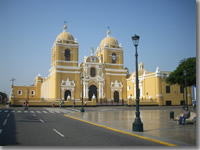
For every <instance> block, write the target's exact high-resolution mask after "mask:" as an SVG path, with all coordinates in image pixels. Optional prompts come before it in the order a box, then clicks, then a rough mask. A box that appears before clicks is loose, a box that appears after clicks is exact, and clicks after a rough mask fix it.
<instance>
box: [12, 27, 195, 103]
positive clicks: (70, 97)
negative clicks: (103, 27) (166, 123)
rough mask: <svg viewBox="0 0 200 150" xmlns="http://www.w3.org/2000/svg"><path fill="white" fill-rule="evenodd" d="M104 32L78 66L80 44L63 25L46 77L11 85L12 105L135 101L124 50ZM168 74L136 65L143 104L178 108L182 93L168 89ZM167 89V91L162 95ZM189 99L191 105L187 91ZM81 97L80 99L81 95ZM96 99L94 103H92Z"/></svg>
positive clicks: (132, 77)
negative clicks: (102, 36) (94, 47)
mask: <svg viewBox="0 0 200 150" xmlns="http://www.w3.org/2000/svg"><path fill="white" fill-rule="evenodd" d="M110 34H111V32H110V30H109V29H108V30H107V35H106V37H105V38H104V39H103V40H102V41H101V42H100V45H99V47H98V48H97V50H96V53H95V52H94V49H93V48H91V54H90V55H89V56H85V57H84V59H83V62H81V63H80V64H79V62H78V59H79V58H78V57H79V44H78V41H77V40H76V39H74V37H73V36H72V34H70V33H69V32H68V31H67V26H66V25H64V27H63V32H61V33H60V34H59V35H58V36H57V38H56V40H55V41H54V43H53V47H52V58H51V68H50V69H49V75H48V77H41V75H40V74H38V76H37V77H36V78H35V84H34V85H33V86H14V85H13V86H12V90H11V95H10V101H11V104H13V105H21V104H22V103H23V102H24V100H28V101H29V102H30V104H32V105H50V104H51V102H52V101H54V102H59V101H64V102H65V103H64V104H65V105H72V102H75V103H76V104H77V105H81V103H80V102H81V100H82V97H83V100H84V101H86V102H88V105H96V104H98V103H106V104H107V103H109V104H111V103H112V104H113V103H117V104H118V103H123V104H124V103H127V104H129V105H130V104H131V103H132V102H134V101H135V97H136V96H135V73H132V74H131V75H130V77H128V78H127V75H128V72H127V69H124V62H123V53H124V50H123V47H122V46H121V44H119V43H118V41H117V40H116V39H115V38H114V37H112V36H111V35H110ZM169 73H170V72H161V71H160V70H159V68H157V69H156V72H154V73H151V72H149V71H146V70H145V69H144V64H143V63H141V64H140V65H139V88H140V101H141V103H143V104H145V105H180V104H182V103H183V101H181V100H183V98H182V97H183V96H182V95H183V94H181V93H180V92H179V91H178V89H179V90H180V87H179V86H178V85H174V86H169V85H167V84H166V83H165V78H166V77H167V76H168V75H169ZM165 88H168V91H169V92H165ZM188 90H189V92H188V93H189V94H188V96H189V97H188V98H189V103H190V98H191V96H192V95H191V94H190V88H189V89H188ZM82 95H83V96H82ZM94 100H95V101H94Z"/></svg>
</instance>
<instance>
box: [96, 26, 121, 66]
mask: <svg viewBox="0 0 200 150" xmlns="http://www.w3.org/2000/svg"><path fill="white" fill-rule="evenodd" d="M110 34H111V31H110V28H109V27H108V30H107V36H106V37H105V38H104V39H103V40H102V41H101V43H100V46H99V47H98V48H97V51H96V55H97V56H99V57H101V62H102V63H104V64H105V67H106V68H113V69H123V48H122V46H121V44H118V41H117V40H116V39H115V38H114V37H112V36H111V35H110Z"/></svg>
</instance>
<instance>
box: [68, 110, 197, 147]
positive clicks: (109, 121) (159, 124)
mask: <svg viewBox="0 0 200 150" xmlns="http://www.w3.org/2000/svg"><path fill="white" fill-rule="evenodd" d="M64 109H67V108H64ZM76 109H77V110H78V109H79V108H76ZM171 111H174V117H176V116H177V115H179V114H180V113H182V112H183V109H182V108H181V107H158V106H155V107H141V108H140V118H141V120H142V122H143V126H144V132H133V131H132V124H133V122H134V119H135V107H134V108H133V107H123V106H122V107H97V108H88V107H86V108H85V112H84V113H80V112H75V113H71V114H70V115H71V116H73V117H76V118H79V119H84V120H86V121H90V122H94V123H97V124H100V125H105V126H108V127H112V128H115V129H120V130H123V131H126V132H130V133H134V134H138V135H141V136H144V137H148V138H152V139H156V140H160V141H163V142H168V143H171V144H176V145H177V146H196V126H194V125H178V124H177V122H176V121H173V120H170V112H171Z"/></svg>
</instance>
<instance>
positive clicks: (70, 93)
mask: <svg viewBox="0 0 200 150" xmlns="http://www.w3.org/2000/svg"><path fill="white" fill-rule="evenodd" d="M78 49H79V45H78V42H77V40H76V39H74V37H73V36H72V35H71V34H70V33H69V32H68V31H67V25H66V23H65V24H64V27H63V32H61V33H60V34H59V35H58V36H57V38H56V40H55V42H54V44H53V48H52V59H51V60H52V61H51V69H50V70H49V71H50V74H49V78H51V82H50V83H49V85H48V86H51V91H50V92H49V93H51V95H53V96H51V97H53V98H56V99H58V100H65V101H66V100H67V99H66V98H69V97H70V99H71V100H75V99H77V98H79V97H80V94H79V95H78V93H80V91H79V88H76V87H78V85H79V84H80V67H79V66H78V65H79V63H78Z"/></svg>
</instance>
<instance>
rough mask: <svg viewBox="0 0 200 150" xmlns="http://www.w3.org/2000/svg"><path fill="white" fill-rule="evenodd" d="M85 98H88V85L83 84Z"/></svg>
mask: <svg viewBox="0 0 200 150" xmlns="http://www.w3.org/2000/svg"><path fill="white" fill-rule="evenodd" d="M85 98H88V83H85Z"/></svg>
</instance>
